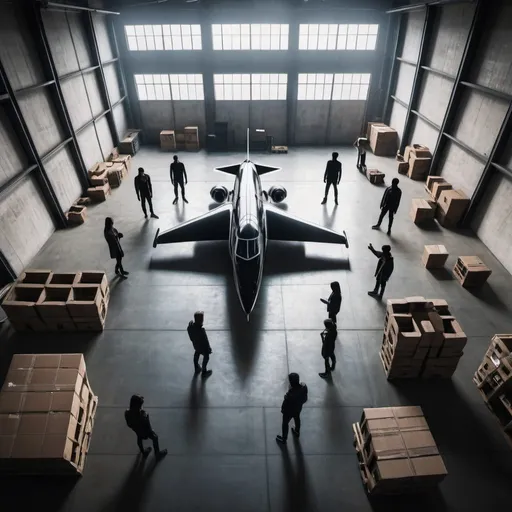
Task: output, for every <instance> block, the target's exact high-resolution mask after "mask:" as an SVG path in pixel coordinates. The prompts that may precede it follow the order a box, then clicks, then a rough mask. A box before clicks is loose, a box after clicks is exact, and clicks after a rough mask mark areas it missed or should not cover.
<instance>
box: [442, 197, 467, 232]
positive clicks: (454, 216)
mask: <svg viewBox="0 0 512 512" xmlns="http://www.w3.org/2000/svg"><path fill="white" fill-rule="evenodd" d="M437 202H438V205H439V207H438V211H437V213H436V218H437V220H438V221H439V223H440V224H441V225H442V226H445V227H455V226H456V225H457V224H458V223H459V221H460V220H461V219H462V217H463V216H464V213H465V211H466V208H467V207H468V205H469V199H468V198H467V197H466V196H465V195H464V193H463V192H462V191H461V190H443V191H442V192H441V193H440V195H439V199H438V201H437Z"/></svg>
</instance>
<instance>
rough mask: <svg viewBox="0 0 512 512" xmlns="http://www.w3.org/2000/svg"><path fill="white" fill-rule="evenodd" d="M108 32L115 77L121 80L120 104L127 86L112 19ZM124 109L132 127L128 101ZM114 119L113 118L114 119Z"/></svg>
mask: <svg viewBox="0 0 512 512" xmlns="http://www.w3.org/2000/svg"><path fill="white" fill-rule="evenodd" d="M109 29H110V30H109V31H108V34H109V37H110V44H111V45H112V48H114V52H115V55H116V57H117V63H116V65H117V75H118V78H121V80H120V82H121V96H122V98H121V100H120V101H121V102H122V101H125V100H126V99H127V98H128V86H127V84H126V76H125V72H124V66H123V62H122V60H121V53H120V51H119V45H118V44H117V36H116V27H115V24H114V20H113V19H110V20H109ZM116 106H117V103H115V104H114V105H112V109H113V108H114V107H116ZM123 108H124V112H125V114H126V117H127V118H128V127H134V126H135V124H134V123H133V114H132V107H131V102H130V101H129V100H128V101H126V104H125V106H124V107H123ZM112 113H113V112H112ZM114 119H115V117H114ZM119 135H120V137H124V135H125V134H124V133H121V134H119Z"/></svg>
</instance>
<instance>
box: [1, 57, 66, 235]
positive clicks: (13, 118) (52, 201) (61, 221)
mask: <svg viewBox="0 0 512 512" xmlns="http://www.w3.org/2000/svg"><path fill="white" fill-rule="evenodd" d="M4 94H6V95H8V97H9V101H7V102H6V108H5V110H6V114H7V116H8V118H9V121H10V122H11V124H12V127H13V128H14V131H15V132H16V135H17V136H18V139H19V141H20V142H21V145H22V147H23V149H24V150H25V154H26V156H27V159H28V161H29V165H30V167H29V168H28V169H26V170H25V171H23V172H22V173H20V174H19V175H18V176H16V177H15V178H12V179H11V180H9V181H10V187H12V186H14V185H15V184H17V183H19V182H20V181H21V179H22V178H23V177H24V176H25V175H27V174H29V172H35V178H36V182H37V185H38V187H39V189H40V190H41V193H42V194H43V197H44V199H45V201H46V204H47V206H48V208H49V210H50V212H51V214H52V218H53V220H54V222H55V224H56V226H57V227H59V228H64V227H66V226H67V219H66V216H65V215H64V212H63V211H62V208H61V206H60V204H59V201H58V199H57V196H56V195H55V192H54V190H53V188H52V185H51V182H50V180H49V178H48V175H47V174H46V170H45V168H44V165H43V163H42V162H41V159H40V158H39V154H38V152H37V149H36V146H35V144H34V141H33V140H32V136H31V135H30V131H29V129H28V126H27V125H26V123H25V120H24V119H23V115H22V113H21V110H20V107H19V105H18V102H17V101H16V98H15V96H14V92H13V90H12V87H11V84H10V82H9V79H8V78H7V75H6V73H5V69H4V66H3V64H2V61H1V60H0V95H4ZM13 180H14V182H13Z"/></svg>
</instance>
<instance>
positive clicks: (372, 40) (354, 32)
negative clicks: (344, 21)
mask: <svg viewBox="0 0 512 512" xmlns="http://www.w3.org/2000/svg"><path fill="white" fill-rule="evenodd" d="M378 32H379V25H328V24H320V25H318V24H313V25H300V27H299V50H375V47H376V45H377V34H378Z"/></svg>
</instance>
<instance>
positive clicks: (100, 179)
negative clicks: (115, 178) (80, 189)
mask: <svg viewBox="0 0 512 512" xmlns="http://www.w3.org/2000/svg"><path fill="white" fill-rule="evenodd" d="M89 181H90V182H91V185H92V186H93V187H102V186H103V185H105V183H107V182H108V167H107V168H106V169H105V170H104V171H103V172H102V173H101V174H93V175H92V176H90V177H89Z"/></svg>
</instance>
